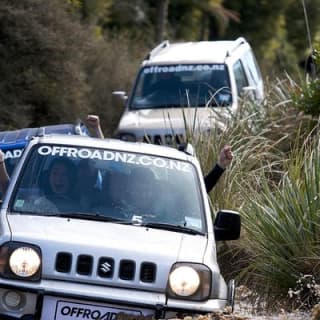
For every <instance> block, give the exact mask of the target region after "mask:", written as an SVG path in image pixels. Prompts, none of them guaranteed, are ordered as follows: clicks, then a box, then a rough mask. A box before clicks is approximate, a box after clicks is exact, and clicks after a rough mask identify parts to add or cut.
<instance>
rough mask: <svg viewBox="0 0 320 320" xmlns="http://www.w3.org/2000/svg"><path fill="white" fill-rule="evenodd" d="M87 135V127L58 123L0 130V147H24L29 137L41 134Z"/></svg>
mask: <svg viewBox="0 0 320 320" xmlns="http://www.w3.org/2000/svg"><path fill="white" fill-rule="evenodd" d="M51 133H58V134H67V135H68V134H70V135H88V134H89V133H88V131H87V128H86V127H85V126H84V125H82V124H79V125H74V124H58V125H48V126H43V127H39V128H24V129H19V130H11V131H2V132H0V148H1V149H2V150H9V149H19V148H24V147H25V145H26V143H27V142H28V141H29V140H30V138H32V137H34V136H39V135H43V134H51Z"/></svg>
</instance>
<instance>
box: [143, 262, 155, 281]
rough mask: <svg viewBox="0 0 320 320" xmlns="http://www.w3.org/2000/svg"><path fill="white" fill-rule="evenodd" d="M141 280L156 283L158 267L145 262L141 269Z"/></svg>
mask: <svg viewBox="0 0 320 320" xmlns="http://www.w3.org/2000/svg"><path fill="white" fill-rule="evenodd" d="M140 280H141V281H143V282H154V281H155V280H156V265H155V264H154V263H150V262H143V263H142V264H141V269H140Z"/></svg>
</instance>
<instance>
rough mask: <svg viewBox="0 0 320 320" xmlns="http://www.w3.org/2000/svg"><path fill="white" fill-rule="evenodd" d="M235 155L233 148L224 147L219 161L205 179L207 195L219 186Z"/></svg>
mask: <svg viewBox="0 0 320 320" xmlns="http://www.w3.org/2000/svg"><path fill="white" fill-rule="evenodd" d="M232 159H233V154H232V150H231V146H228V145H227V146H224V147H223V148H222V150H221V151H220V154H219V159H218V161H217V163H216V164H215V166H214V167H213V169H212V170H211V171H210V172H209V173H208V174H207V175H206V176H205V177H204V183H205V185H206V190H207V193H209V192H210V191H211V190H212V189H213V187H214V186H215V185H216V184H217V182H218V180H219V179H220V177H221V176H222V174H223V172H224V171H225V169H226V168H227V167H228V166H229V165H230V164H231V161H232Z"/></svg>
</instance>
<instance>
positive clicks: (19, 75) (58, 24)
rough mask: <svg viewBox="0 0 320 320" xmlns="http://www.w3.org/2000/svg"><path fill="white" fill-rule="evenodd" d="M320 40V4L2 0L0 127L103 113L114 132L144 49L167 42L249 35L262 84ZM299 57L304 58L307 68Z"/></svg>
mask: <svg viewBox="0 0 320 320" xmlns="http://www.w3.org/2000/svg"><path fill="white" fill-rule="evenodd" d="M303 3H304V4H305V8H306V10H307V21H308V26H309V28H310V39H311V41H312V43H313V41H315V39H316V38H317V37H319V30H320V27H319V23H318V21H319V17H320V0H305V1H301V2H300V1H295V0H270V1H264V0H259V1H252V0H243V1H230V0H224V1H223V0H117V1H115V0H51V1H40V0H24V1H10V0H3V1H1V3H0V72H1V79H0V111H1V114H2V121H1V122H0V129H1V130H8V129H15V128H22V127H27V126H40V125H45V124H52V123H58V122H70V121H75V120H76V119H77V118H81V119H83V118H84V117H85V115H86V114H87V113H96V114H99V115H100V117H101V121H102V126H103V130H104V132H105V134H106V136H110V135H112V133H113V131H114V129H115V127H116V124H117V122H118V119H119V117H120V115H121V113H122V111H123V110H118V109H116V108H115V107H113V106H112V99H111V97H112V94H111V93H112V91H114V90H125V91H127V92H128V91H130V89H131V85H132V83H133V81H134V76H135V73H136V71H137V68H138V66H139V64H140V62H141V60H142V59H143V57H144V56H145V55H146V54H147V52H148V51H149V50H150V49H151V48H152V47H153V46H154V45H156V44H157V43H158V42H159V41H162V40H163V39H169V40H170V41H186V40H214V39H235V38H236V37H238V36H244V37H246V38H247V39H248V40H249V42H250V43H251V45H252V47H253V48H254V51H255V52H256V55H257V58H258V61H259V64H260V65H261V67H262V70H263V74H264V77H265V78H266V79H268V78H272V79H274V78H275V77H277V76H278V75H281V74H283V72H284V71H286V72H288V73H289V74H291V75H294V77H296V79H299V81H301V80H304V75H305V74H304V72H303V69H302V68H300V67H299V62H300V64H301V63H302V65H303V61H304V60H305V58H306V57H307V55H308V54H309V53H310V50H311V47H310V41H309V40H310V39H309V37H308V35H309V34H308V33H307V28H306V17H305V14H304V10H303V5H302V4H303ZM301 61H302V62H301Z"/></svg>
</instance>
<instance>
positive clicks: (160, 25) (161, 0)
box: [156, 0, 169, 43]
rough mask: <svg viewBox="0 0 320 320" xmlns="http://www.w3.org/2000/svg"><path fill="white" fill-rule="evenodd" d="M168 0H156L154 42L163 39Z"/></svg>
mask: <svg viewBox="0 0 320 320" xmlns="http://www.w3.org/2000/svg"><path fill="white" fill-rule="evenodd" d="M168 6H169V0H158V2H157V10H156V15H157V16H156V42H157V43H159V42H161V41H163V40H164V35H165V34H166V24H167V17H168Z"/></svg>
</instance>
